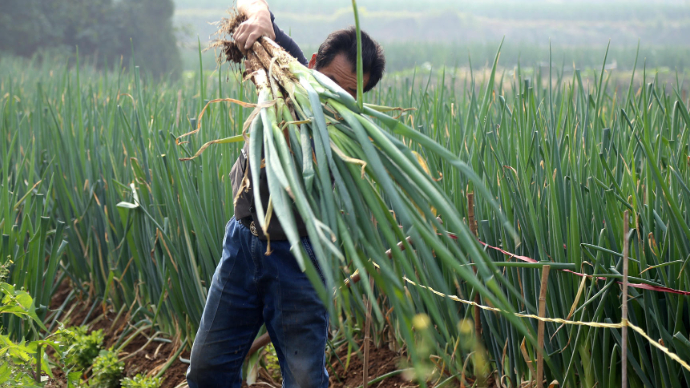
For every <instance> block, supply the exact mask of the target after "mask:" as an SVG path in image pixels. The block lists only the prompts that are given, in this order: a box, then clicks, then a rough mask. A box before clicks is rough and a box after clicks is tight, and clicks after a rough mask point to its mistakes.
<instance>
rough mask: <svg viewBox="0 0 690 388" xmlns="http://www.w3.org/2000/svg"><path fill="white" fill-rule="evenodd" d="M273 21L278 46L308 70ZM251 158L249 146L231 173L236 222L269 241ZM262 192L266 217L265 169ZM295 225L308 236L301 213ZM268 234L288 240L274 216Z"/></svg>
mask: <svg viewBox="0 0 690 388" xmlns="http://www.w3.org/2000/svg"><path fill="white" fill-rule="evenodd" d="M274 20H275V17H274V16H273V13H271V21H273V30H274V31H275V34H276V43H278V44H279V45H280V46H281V47H282V48H284V49H285V50H286V51H287V52H288V53H290V55H292V56H293V57H295V58H296V59H297V60H298V61H299V62H300V63H301V64H303V65H305V66H306V65H307V59H306V58H305V56H304V53H302V50H301V49H300V48H299V46H298V45H297V43H295V41H294V40H292V38H291V37H289V36H288V35H287V34H286V33H285V32H283V31H282V30H281V29H280V28H278V26H277V25H276V24H275V21H274ZM248 155H249V144H245V145H244V147H243V148H242V152H241V153H240V156H239V157H238V158H237V161H235V164H234V165H233V166H232V170H231V171H230V181H231V182H232V196H233V198H236V199H237V200H236V201H235V219H237V220H240V219H244V218H247V217H250V218H251V220H253V221H254V224H255V225H256V231H257V232H258V236H259V238H260V239H262V240H266V236H265V235H264V234H263V231H262V230H261V227H260V226H259V225H260V223H259V218H258V217H257V214H256V209H255V208H254V193H253V190H254V188H255V185H254V182H252V180H251V176H252V174H251V169H250V167H249V160H248ZM245 170H246V173H247V178H248V180H249V184H248V185H246V187H244V188H243V189H242V192H241V193H239V196H238V191H239V189H240V185H241V184H242V179H243V178H244V175H245ZM259 192H260V193H261V202H262V206H263V208H264V214H265V213H266V209H267V208H268V198H269V192H268V182H267V181H266V171H265V169H263V168H262V169H261V173H260V176H259ZM295 221H296V223H297V231H298V232H299V235H300V236H306V235H307V232H306V228H305V226H304V222H303V221H302V218H301V217H300V215H299V213H297V211H296V209H295ZM268 234H269V236H270V238H271V240H286V239H287V236H286V235H285V232H284V231H283V228H282V226H281V225H280V221H278V217H277V216H276V215H275V214H274V215H273V218H272V219H271V222H270V224H269V227H268Z"/></svg>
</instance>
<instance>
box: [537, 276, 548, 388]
mask: <svg viewBox="0 0 690 388" xmlns="http://www.w3.org/2000/svg"><path fill="white" fill-rule="evenodd" d="M550 270H551V266H550V265H545V266H544V267H542V272H541V289H540V290H539V317H540V318H544V317H545V316H546V292H547V291H548V288H549V271H550ZM537 330H538V331H537V335H538V337H537V346H538V347H539V349H537V388H544V321H539V324H538V328H537Z"/></svg>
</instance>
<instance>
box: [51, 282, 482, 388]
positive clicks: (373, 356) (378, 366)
mask: <svg viewBox="0 0 690 388" xmlns="http://www.w3.org/2000/svg"><path fill="white" fill-rule="evenodd" d="M71 290H72V285H71V284H70V282H69V280H65V281H64V282H63V283H62V284H61V285H60V287H59V289H58V291H57V292H56V293H55V296H54V297H53V299H52V300H51V304H50V308H51V310H52V309H55V308H59V307H60V306H61V305H62V304H63V303H64V301H65V299H66V298H67V296H68V295H69V293H70V291H71ZM92 306H93V301H92V300H86V299H84V298H82V299H79V298H73V299H72V300H71V301H70V302H69V303H68V305H67V306H66V307H65V309H64V313H63V315H62V316H61V317H60V319H59V320H60V322H62V323H63V324H64V325H65V326H74V325H80V324H81V323H82V322H83V321H84V319H85V318H86V316H87V315H88V314H89V310H90V309H91V307H92ZM126 315H127V314H126V313H123V314H122V315H121V316H120V318H118V321H117V322H113V321H114V319H115V317H116V316H117V311H113V310H112V309H111V308H110V307H109V306H108V307H106V309H105V312H104V310H103V306H102V305H98V306H96V307H95V308H94V310H93V312H92V313H91V315H90V316H89V318H88V320H87V322H86V323H87V324H90V325H91V327H90V329H91V330H98V329H102V330H103V332H104V335H105V341H104V345H105V346H106V347H110V346H113V345H114V344H115V343H116V342H117V341H118V340H119V337H120V335H121V333H122V331H123V330H124V329H125V328H126V327H127V325H128V324H129V322H128V321H127V320H128V319H129V317H127V316H126ZM111 327H112V328H113V329H112V330H111ZM143 334H145V335H146V336H150V335H153V332H151V331H150V330H148V331H146V332H144V333H143ZM146 336H144V335H141V334H140V335H137V337H135V338H133V339H132V341H131V342H130V343H129V344H128V345H127V346H126V347H125V349H124V351H123V352H122V353H120V358H121V359H122V358H124V357H127V356H129V355H131V354H133V353H135V352H136V354H135V355H134V356H131V357H129V358H127V359H126V360H124V361H125V368H124V371H125V376H126V377H133V376H135V375H136V374H138V373H141V374H147V373H150V372H152V371H154V372H153V373H152V374H155V373H156V372H155V371H157V370H159V369H160V368H161V367H162V366H163V365H164V364H166V363H167V362H168V360H169V359H170V358H171V357H172V356H173V355H174V353H175V351H176V350H177V349H178V348H175V347H174V345H173V344H172V343H168V342H159V341H151V342H150V343H149V344H148V345H146V343H147V341H148V338H147V337H146ZM123 341H124V340H123ZM360 344H361V341H360ZM144 345H146V346H145V347H144ZM347 351H348V349H347V346H341V347H340V348H339V349H337V351H336V354H337V355H338V357H339V358H340V361H341V362H342V365H341V363H340V362H338V359H337V358H335V357H331V358H330V360H329V365H328V366H327V368H328V373H329V375H330V381H329V386H330V387H334V388H355V387H359V386H361V385H362V382H363V381H362V379H363V373H362V372H363V368H364V365H363V360H362V356H361V354H362V351H363V349H362V351H360V353H359V354H358V353H357V352H356V351H355V352H353V353H352V354H351V356H350V362H349V365H348V368H347V370H345V369H344V367H343V366H344V365H345V363H346V362H347V361H346V359H347ZM52 353H54V352H51V350H50V349H49V350H48V354H49V355H52ZM181 357H182V358H184V359H189V352H188V350H185V351H184V352H182V354H181ZM404 358H405V356H404V355H401V354H399V353H396V352H394V351H392V350H390V349H388V348H387V347H385V345H384V347H380V348H375V347H373V346H372V348H370V349H369V381H372V380H374V379H376V378H377V377H379V376H382V375H384V374H387V373H390V372H393V371H397V370H400V369H404V368H405V366H403V364H404ZM186 371H187V364H185V363H183V362H181V361H179V358H178V359H177V360H175V361H174V362H173V364H172V365H171V366H170V368H169V369H168V370H167V371H166V372H165V373H164V375H163V384H162V386H161V388H175V387H178V386H180V387H185V388H186V387H187V386H186V384H184V382H185V372H186ZM53 374H54V378H53V379H51V380H50V381H49V382H48V383H47V384H46V385H45V387H46V388H66V387H67V381H66V377H65V374H64V373H63V371H61V370H60V369H59V368H55V369H54V370H53ZM492 380H493V379H492ZM181 384H182V385H181ZM280 386H281V384H280V381H275V380H274V379H272V378H271V373H269V372H268V371H266V370H261V371H260V372H259V377H258V379H257V383H256V384H254V385H252V386H251V387H262V388H265V387H275V388H279V387H280ZM418 386H419V385H418V384H417V383H415V382H412V381H408V380H407V379H406V378H405V376H404V375H403V374H402V373H401V374H397V375H395V376H391V377H388V378H386V379H384V380H382V381H380V382H377V383H374V384H371V385H370V387H371V388H404V387H410V388H411V387H418ZM449 386H450V387H457V386H459V384H457V383H454V384H450V385H449ZM489 386H491V387H493V386H494V384H490V385H489ZM243 387H247V385H246V383H243Z"/></svg>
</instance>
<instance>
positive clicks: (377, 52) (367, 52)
mask: <svg viewBox="0 0 690 388" xmlns="http://www.w3.org/2000/svg"><path fill="white" fill-rule="evenodd" d="M361 32H362V65H363V66H362V68H363V70H364V74H369V82H367V84H366V85H364V91H365V92H368V91H369V90H371V89H372V88H373V87H374V86H376V84H377V83H378V82H379V81H380V80H381V77H383V71H384V69H385V68H386V58H385V57H384V55H383V48H382V47H381V46H380V45H379V44H378V43H376V41H375V40H373V39H371V37H370V36H369V34H367V33H366V32H364V31H361ZM340 53H343V54H345V56H346V58H347V61H348V62H350V64H352V71H357V30H356V29H355V27H353V26H350V27H348V28H343V29H342V30H338V31H333V32H331V33H330V35H328V38H326V40H325V41H324V42H323V43H321V46H319V51H318V52H317V53H316V66H315V67H316V69H317V70H318V69H319V68H322V67H324V66H328V65H329V64H330V63H331V62H332V61H333V58H335V57H336V56H337V55H338V54H340Z"/></svg>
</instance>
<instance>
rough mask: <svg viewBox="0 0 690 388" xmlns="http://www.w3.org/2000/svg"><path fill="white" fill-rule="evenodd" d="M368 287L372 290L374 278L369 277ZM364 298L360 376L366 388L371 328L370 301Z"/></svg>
mask: <svg viewBox="0 0 690 388" xmlns="http://www.w3.org/2000/svg"><path fill="white" fill-rule="evenodd" d="M369 285H370V286H371V288H372V289H373V288H374V278H373V277H369ZM364 298H365V303H366V304H367V317H366V322H365V323H364V368H363V369H364V370H363V371H362V373H363V376H362V387H363V388H367V385H369V341H370V340H369V329H370V328H371V303H372V301H371V300H366V296H365V297H364Z"/></svg>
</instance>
